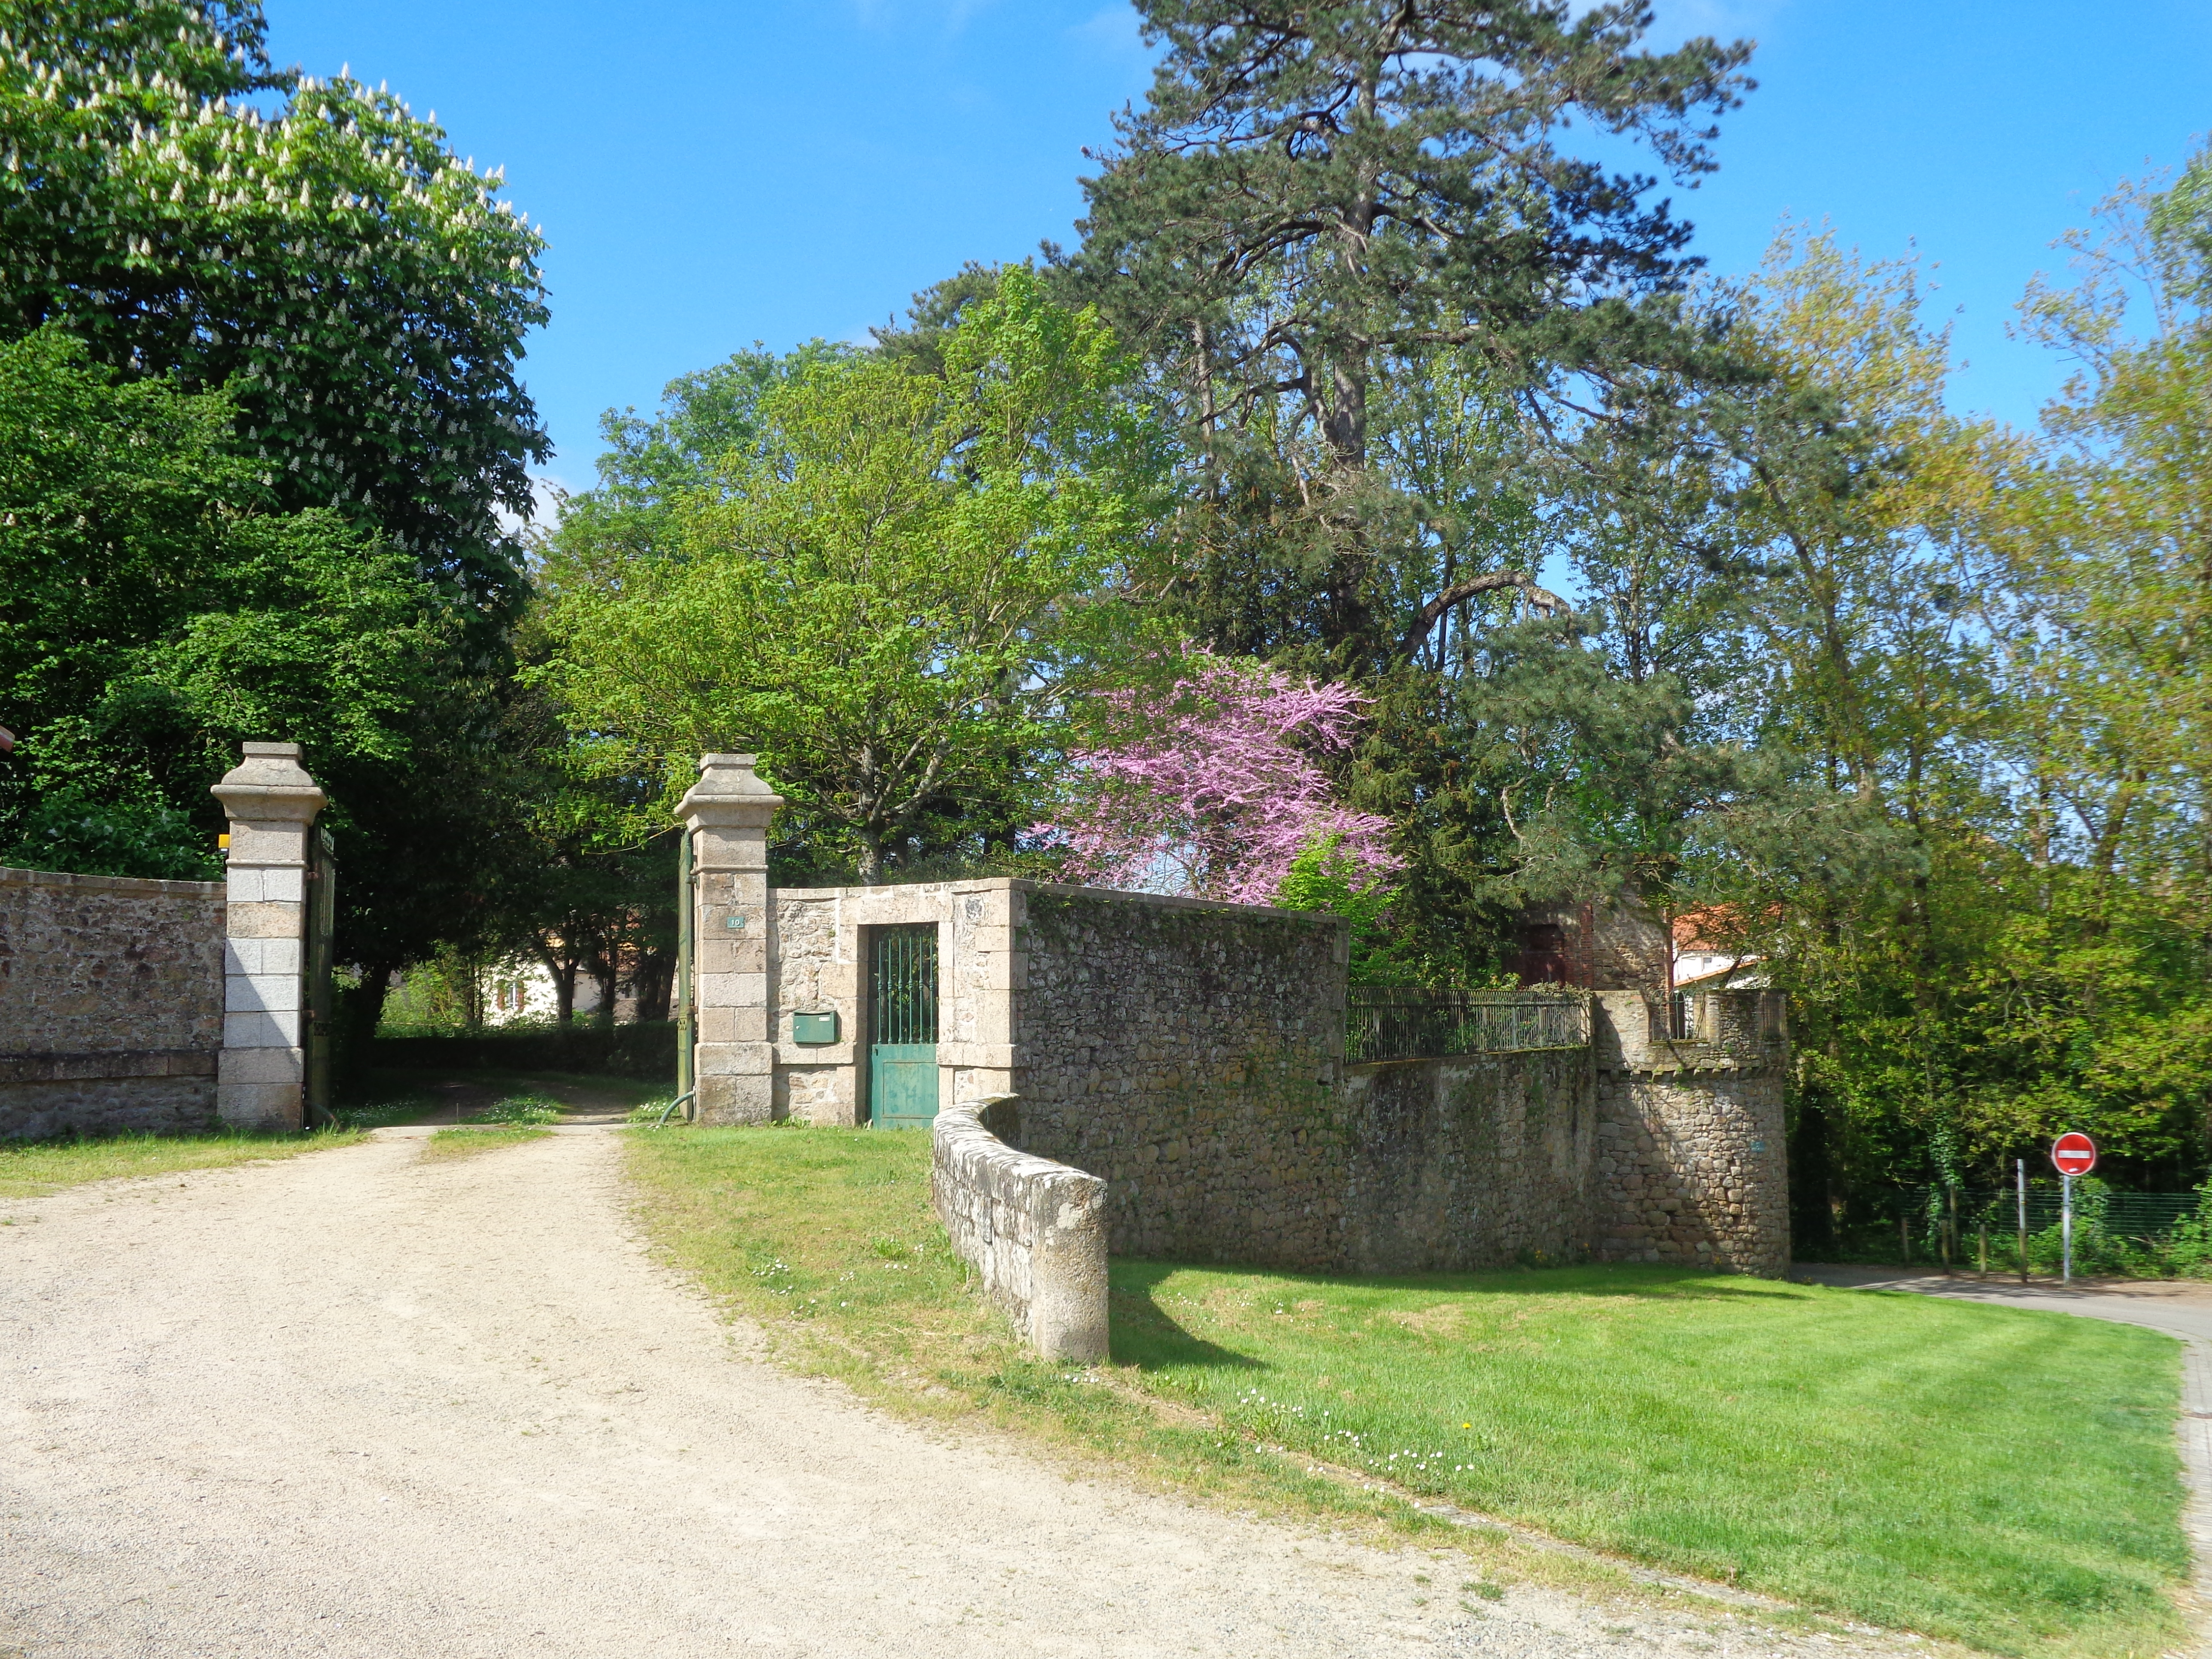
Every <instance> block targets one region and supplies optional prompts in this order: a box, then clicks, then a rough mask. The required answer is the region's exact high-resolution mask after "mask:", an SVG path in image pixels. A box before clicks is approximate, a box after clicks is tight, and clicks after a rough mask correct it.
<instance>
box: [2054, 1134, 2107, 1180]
mask: <svg viewBox="0 0 2212 1659" xmlns="http://www.w3.org/2000/svg"><path fill="white" fill-rule="evenodd" d="M2051 1162H2052V1163H2053V1164H2057V1166H2058V1173H2059V1174H2061V1175H2063V1176H2082V1175H2087V1174H2088V1173H2089V1171H2090V1170H2093V1169H2095V1168H2096V1167H2097V1143H2096V1142H2095V1141H2093V1140H2092V1139H2089V1137H2088V1136H2087V1135H2085V1134H2063V1135H2061V1136H2059V1137H2058V1139H2056V1140H2054V1141H2052V1142H2051Z"/></svg>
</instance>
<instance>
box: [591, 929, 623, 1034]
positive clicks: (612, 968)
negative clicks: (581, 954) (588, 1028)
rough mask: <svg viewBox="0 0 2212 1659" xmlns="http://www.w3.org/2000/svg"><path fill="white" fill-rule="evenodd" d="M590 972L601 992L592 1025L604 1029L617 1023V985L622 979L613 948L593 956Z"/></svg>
mask: <svg viewBox="0 0 2212 1659" xmlns="http://www.w3.org/2000/svg"><path fill="white" fill-rule="evenodd" d="M590 972H591V975H592V984H594V985H596V986H598V987H599V1006H598V1007H597V1008H596V1009H594V1010H593V1011H592V1024H594V1025H597V1026H599V1027H601V1028H602V1029H604V1028H605V1027H606V1026H610V1025H612V1024H614V1023H615V984H616V981H617V980H618V979H619V978H620V977H621V975H620V972H619V970H618V969H617V967H616V957H615V952H614V951H613V950H612V948H609V949H607V950H605V951H597V952H595V953H594V954H593V955H592V960H591V968H590Z"/></svg>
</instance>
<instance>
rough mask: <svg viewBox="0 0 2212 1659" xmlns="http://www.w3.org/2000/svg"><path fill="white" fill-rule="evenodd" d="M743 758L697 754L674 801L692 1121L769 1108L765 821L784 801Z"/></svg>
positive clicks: (764, 1112) (754, 1118)
mask: <svg viewBox="0 0 2212 1659" xmlns="http://www.w3.org/2000/svg"><path fill="white" fill-rule="evenodd" d="M753 760H754V757H752V756H750V755H703V756H702V757H700V760H699V781H698V782H696V783H695V784H693V785H692V786H691V789H690V793H688V794H686V795H685V796H684V799H683V800H682V802H681V803H679V804H678V807H677V809H676V810H677V813H678V816H679V817H682V818H683V820H684V824H685V826H686V828H687V829H689V830H690V834H691V838H692V840H691V867H692V870H693V872H694V874H695V884H694V886H693V888H692V891H691V894H690V899H689V902H691V903H692V904H693V905H694V906H695V908H694V909H693V911H692V933H691V938H692V947H691V948H692V963H691V975H692V992H693V1001H694V1004H695V1006H696V1007H697V1009H698V1027H697V1037H696V1042H694V1044H693V1046H692V1051H691V1055H692V1060H691V1077H692V1086H693V1087H694V1089H695V1090H696V1097H695V1099H696V1104H695V1107H694V1113H693V1116H694V1121H696V1122H700V1123H726V1124H727V1123H766V1122H768V1121H769V1120H770V1119H771V1118H772V1117H773V1116H774V1115H775V1043H774V1042H772V1041H771V1038H772V1037H773V1036H774V1033H773V1032H771V1031H770V1030H769V1006H768V931H769V904H768V827H769V820H770V819H771V818H773V817H775V809H776V808H777V807H779V806H781V805H783V798H782V797H781V795H778V794H775V793H772V792H771V791H770V790H769V787H768V786H767V785H766V784H764V783H763V782H762V781H760V779H759V777H758V776H757V775H756V774H755V773H754V771H753Z"/></svg>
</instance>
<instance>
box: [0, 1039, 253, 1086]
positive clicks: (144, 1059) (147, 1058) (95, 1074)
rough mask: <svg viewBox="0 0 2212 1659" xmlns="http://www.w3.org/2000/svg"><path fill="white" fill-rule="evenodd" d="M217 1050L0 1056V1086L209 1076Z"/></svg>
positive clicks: (190, 1049)
mask: <svg viewBox="0 0 2212 1659" xmlns="http://www.w3.org/2000/svg"><path fill="white" fill-rule="evenodd" d="M217 1052H218V1051H217V1049H216V1048H215V1046H214V1045H213V1044H210V1045H209V1046H208V1047H207V1048H116V1049H112V1050H107V1051H105V1052H102V1053H99V1054H0V1083H63V1082H70V1083H76V1082H97V1081H106V1080H111V1079H121V1078H131V1077H213V1076H214V1075H215V1073H216V1054H217Z"/></svg>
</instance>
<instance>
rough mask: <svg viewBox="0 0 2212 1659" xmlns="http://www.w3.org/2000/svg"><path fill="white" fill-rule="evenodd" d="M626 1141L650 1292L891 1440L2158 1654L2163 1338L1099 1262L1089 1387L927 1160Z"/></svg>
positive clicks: (1721, 1282) (917, 1145) (1530, 1283)
mask: <svg viewBox="0 0 2212 1659" xmlns="http://www.w3.org/2000/svg"><path fill="white" fill-rule="evenodd" d="M627 1139H628V1141H629V1156H630V1163H631V1168H632V1170H633V1172H634V1174H635V1176H636V1177H637V1179H638V1181H639V1182H640V1183H641V1188H642V1190H643V1192H644V1194H645V1195H646V1205H645V1217H646V1220H647V1225H648V1226H649V1227H650V1228H651V1230H652V1231H653V1234H654V1236H655V1237H656V1238H657V1239H658V1240H659V1242H660V1243H661V1245H662V1246H663V1248H664V1249H665V1250H666V1251H667V1253H668V1254H669V1255H671V1257H672V1258H673V1259H674V1260H676V1261H678V1262H679V1263H680V1264H681V1265H683V1266H684V1267H688V1268H690V1270H691V1271H692V1272H694V1273H696V1274H697V1275H698V1277H699V1278H700V1279H701V1280H702V1282H703V1283H704V1284H705V1285H707V1286H708V1288H709V1289H710V1290H712V1291H715V1292H717V1293H719V1294H720V1295H721V1296H722V1297H724V1298H726V1301H727V1302H728V1303H729V1304H731V1305H732V1306H733V1307H734V1308H736V1309H737V1310H740V1311H742V1312H744V1313H746V1314H749V1315H751V1316H755V1317H757V1318H760V1319H762V1320H763V1321H764V1322H766V1323H767V1325H768V1327H769V1331H770V1334H771V1338H772V1340H775V1341H776V1342H777V1343H778V1344H779V1346H781V1348H782V1350H783V1351H784V1352H786V1353H787V1355H789V1356H791V1357H793V1358H796V1359H797V1360H799V1362H800V1363H802V1364H805V1365H807V1366H808V1367H809V1368H811V1369H814V1370H821V1371H825V1372H829V1373H831V1374H835V1375H839V1376H845V1377H847V1378H848V1379H849V1380H851V1381H853V1382H854V1383H856V1385H858V1386H860V1388H862V1389H864V1390H865V1391H866V1392H867V1393H868V1394H870V1395H872V1397H875V1398H878V1399H881V1400H884V1401H886V1402H887V1403H890V1404H893V1405H896V1406H901V1407H903V1408H905V1409H908V1410H910V1411H918V1412H926V1413H939V1414H955V1415H957V1414H961V1413H982V1414H984V1415H986V1416H988V1417H991V1418H993V1419H996V1420H999V1421H1001V1422H1004V1423H1006V1424H1007V1425H1011V1426H1017V1427H1021V1428H1024V1429H1026V1430H1030V1431H1035V1432H1037V1433H1040V1434H1042V1435H1043V1436H1044V1437H1047V1438H1048V1439H1054V1440H1058V1441H1060V1442H1062V1443H1066V1444H1068V1445H1070V1446H1072V1447H1075V1448H1079V1449H1082V1450H1084V1451H1085V1452H1087V1453H1089V1454H1091V1455H1097V1456H1102V1457H1108V1458H1111V1459H1112V1460H1113V1461H1115V1462H1118V1463H1121V1464H1122V1465H1124V1466H1125V1467H1127V1468H1131V1469H1132V1470H1133V1471H1134V1472H1136V1473H1138V1474H1140V1475H1142V1476H1144V1477H1146V1478H1147V1479H1152V1480H1158V1481H1162V1482H1164V1483H1166V1484H1170V1485H1176V1486H1181V1487H1182V1488H1184V1489H1186V1490H1198V1491H1201V1492H1212V1493H1215V1494H1217V1495H1220V1496H1225V1497H1227V1498H1232V1499H1234V1500H1235V1501H1238V1502H1254V1503H1257V1504H1260V1505H1261V1506H1262V1507H1267V1508H1271V1509H1276V1510H1298V1509H1304V1510H1310V1511H1318V1512H1321V1513H1324V1514H1329V1515H1334V1516H1340V1517H1341V1516H1353V1515H1365V1516H1370V1517H1372V1518H1379V1519H1382V1520H1384V1521H1389V1522H1397V1523H1399V1524H1401V1525H1407V1526H1416V1527H1418V1526H1419V1525H1421V1524H1422V1523H1421V1522H1420V1519H1419V1516H1418V1512H1417V1511H1415V1510H1413V1509H1412V1508H1411V1506H1410V1505H1407V1504H1403V1503H1402V1502H1399V1501H1397V1500H1394V1499H1391V1498H1388V1497H1386V1496H1378V1495H1376V1494H1374V1493H1371V1492H1366V1491H1364V1489H1363V1488H1362V1487H1361V1486H1360V1485H1359V1484H1358V1483H1356V1482H1346V1481H1345V1480H1340V1479H1336V1478H1334V1477H1332V1476H1330V1475H1328V1474H1327V1473H1326V1468H1327V1466H1335V1467H1337V1468H1352V1469H1355V1470H1358V1471H1361V1472H1364V1473H1366V1474H1373V1475H1379V1476H1383V1477H1386V1478H1387V1479H1388V1480H1389V1481H1390V1482H1391V1483H1393V1484H1394V1485H1395V1486H1399V1487H1401V1488H1403V1489H1405V1490H1406V1491H1407V1492H1411V1493H1413V1494H1415V1495H1417V1496H1419V1497H1421V1498H1435V1499H1443V1500H1447V1501H1449V1502H1451V1503H1453V1504H1458V1505H1461V1506H1462V1507H1464V1508H1467V1509H1470V1510H1480V1511H1482V1512H1485V1513H1487V1514H1491V1515H1495V1516H1499V1517H1501V1518H1505V1519H1510V1520H1515V1521H1519V1522H1527V1523H1528V1524H1530V1525H1532V1526H1534V1527H1538V1528H1542V1529H1543V1530H1545V1531H1547V1532H1549V1533H1551V1534H1554V1535H1556V1536H1559V1537H1562V1538H1566V1539H1571V1540H1573V1541H1578V1542H1582V1543H1586V1544H1589V1545H1591V1546H1594V1547H1597V1548H1600V1549H1603V1550H1606V1551H1608V1552H1613V1553H1617V1554H1620V1555H1622V1556H1627V1557H1632V1558H1634V1559H1640V1560H1644V1561H1647V1562H1650V1563H1654V1564H1657V1565H1665V1566H1668V1567H1672V1568H1676V1569H1680V1570H1683V1571H1691V1572H1695V1573H1699V1574H1702V1575H1704V1576H1705V1577H1710V1578H1714V1579H1719V1580H1723V1581H1728V1580H1733V1581H1734V1582H1735V1583H1738V1584H1740V1585H1741V1586H1743V1587H1744V1588H1747V1589H1759V1590H1763V1591H1766V1592H1769V1593H1771V1594H1773V1595H1778V1596H1782V1597H1785V1598H1788V1599H1789V1600H1790V1601H1795V1602H1797V1603H1799V1604H1800V1605H1802V1606H1804V1607H1810V1608H1815V1609H1820V1610H1824V1611H1826V1612H1829V1613H1838V1614H1844V1615H1848V1616H1850V1617H1854V1618H1859V1619H1863V1620H1869V1621H1871V1622H1875V1623H1881V1624H1885V1625H1890V1626H1899V1627H1903V1628H1907V1629H1911V1630H1917V1631H1920V1632H1925V1633H1927V1634H1929V1635H1933V1636H1938V1637H1944V1638H1953V1639H1956V1640H1959V1641H1962V1642H1966V1643H1969V1644H1973V1645H1977V1646H1980V1647H1984V1648H1988V1649H1991V1650H1996V1651H2001V1652H2007V1653H2021V1654H2038V1655H2053V1656H2055V1655H2059V1654H2081V1655H2091V1654H2094V1655H2112V1656H2118V1655H2123V1654H2136V1655H2142V1656H2146V1659H2147V1656H2148V1655H2150V1654H2153V1653H2156V1652H2158V1651H2160V1650H2161V1649H2163V1648H2166V1647H2169V1646H2171V1645H2172V1644H2173V1643H2174V1642H2175V1641H2176V1639H2177V1638H2178V1637H2179V1632H2180V1631H2181V1625H2180V1622H2179V1619H2178V1617H2177V1615H2176V1614H2175V1613H2174V1612H2173V1610H2172V1609H2173V1602H2172V1593H2173V1592H2174V1591H2175V1589H2178V1587H2179V1585H2180V1583H2181V1582H2182V1580H2183V1578H2184V1576H2185V1572H2186V1570H2187V1562H2188V1554H2187V1548H2186V1546H2185V1541H2184V1539H2183V1534H2182V1532H2181V1529H2180V1523H2179V1513H2180V1506H2181V1495H2182V1494H2181V1486H2180V1478H2179V1462H2178V1458H2177V1455H2176V1452H2175V1447H2174V1438H2173V1420H2174V1413H2175V1411H2176V1408H2177V1403H2178V1395H2179V1348H2178V1345H2177V1344H2176V1343H2175V1342H2174V1341H2173V1340H2172V1339H2171V1338H2168V1337H2166V1336H2164V1335H2161V1334H2157V1333H2154V1332H2151V1331H2146V1330H2142V1329H2138V1328H2132V1327H2128V1326H2121V1325H2113V1324H2108V1323H2106V1322H2102V1321H2097V1320H2087V1319H2075V1318H2069V1317H2068V1316H2063V1315H2057V1314H2038V1313H2026V1312H2020V1311H2015V1310H2008V1309H1998V1308H1985V1307H1978V1306H1973V1305H1971V1304H1956V1303H1945V1302H1938V1301H1934V1300H1931V1299H1929V1298H1925V1297H1909V1296H1903V1295H1887V1294H1879V1293H1873V1292H1868V1291H1833V1290H1827V1289H1825V1288H1821V1287H1816V1286H1807V1285H1782V1284H1776V1283H1772V1282H1770V1281H1765V1280H1758V1279H1741V1278H1732V1277H1720V1276H1714V1275H1699V1274H1692V1273H1679V1272H1674V1271H1672V1270H1667V1269H1651V1268H1625V1267H1622V1268H1559V1269H1547V1270H1537V1271H1527V1270H1521V1271H1512V1272H1504V1273H1486V1274H1474V1275H1460V1276H1425V1277H1418V1278H1407V1279H1353V1278H1332V1277H1324V1276H1319V1275H1307V1274H1286V1273H1266V1272H1261V1271H1259V1270H1255V1269H1246V1268H1222V1267H1187V1266H1175V1265H1170V1264H1164V1263H1158V1262H1146V1261H1116V1262H1115V1264H1114V1266H1113V1272H1112V1278H1113V1291H1114V1306H1113V1317H1114V1364H1113V1365H1112V1366H1111V1367H1109V1368H1105V1369H1103V1370H1102V1371H1100V1372H1097V1373H1085V1372H1083V1371H1082V1370H1079V1369H1076V1368H1073V1367H1066V1366H1053V1365H1049V1364H1044V1363H1043V1362H1041V1361H1037V1360H1035V1359H1032V1358H1027V1357H1025V1356H1024V1355H1023V1354H1022V1353H1021V1352H1020V1351H1019V1350H1018V1348H1017V1347H1016V1346H1015V1345H1014V1344H1013V1343H1012V1340H1011V1338H1010V1336H1009V1334H1008V1333H1007V1331H1006V1326H1005V1323H1004V1322H1003V1321H1001V1320H1000V1319H999V1318H997V1317H996V1316H994V1314H993V1313H992V1312H991V1311H990V1310H988V1309H987V1307H985V1306H984V1305H983V1304H982V1303H981V1300H980V1298H979V1297H977V1296H976V1295H975V1292H974V1289H973V1286H972V1283H971V1281H970V1278H969V1274H968V1273H967V1272H966V1271H965V1269H964V1268H963V1266H962V1265H961V1264H960V1263H959V1262H957V1261H955V1260H954V1259H953V1258H952V1257H951V1255H950V1253H949V1249H948V1248H947V1246H946V1243H945V1238H944V1235H943V1232H942V1231H941V1230H940V1229H939V1227H938V1225H937V1224H936V1221H935V1219H934V1218H933V1216H932V1215H931V1214H930V1212H929V1208H928V1179H927V1176H928V1164H927V1158H928V1148H927V1138H926V1137H924V1136H921V1135H918V1134H907V1135H902V1134H895V1133H872V1132H869V1131H865V1130H862V1131H844V1130H823V1129H778V1130H772V1131H763V1130H711V1129H709V1130H701V1129H677V1128H671V1129H665V1130H649V1131H648V1130H641V1131H633V1132H631V1133H629V1136H628V1137H627ZM1152 1402H1158V1403H1157V1404H1153V1403H1152ZM1176 1407H1181V1408H1182V1409H1176ZM1460 1536H1461V1538H1462V1541H1465V1536H1466V1535H1465V1534H1460ZM1470 1547H1474V1548H1476V1549H1477V1553H1480V1541H1472V1542H1470ZM1491 1559H1492V1563H1493V1564H1496V1563H1498V1562H1499V1561H1501V1560H1504V1558H1501V1557H1498V1556H1496V1555H1494V1554H1493V1556H1492V1558H1491ZM1505 1565H1508V1566H1509V1567H1513V1568H1517V1570H1520V1571H1538V1570H1541V1568H1540V1567H1539V1565H1538V1564H1537V1563H1535V1562H1534V1560H1533V1559H1532V1558H1530V1557H1528V1556H1527V1555H1525V1554H1524V1555H1522V1556H1519V1557H1515V1558H1512V1559H1510V1561H1505Z"/></svg>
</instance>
